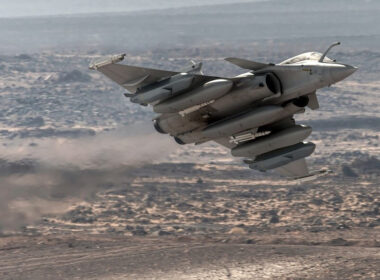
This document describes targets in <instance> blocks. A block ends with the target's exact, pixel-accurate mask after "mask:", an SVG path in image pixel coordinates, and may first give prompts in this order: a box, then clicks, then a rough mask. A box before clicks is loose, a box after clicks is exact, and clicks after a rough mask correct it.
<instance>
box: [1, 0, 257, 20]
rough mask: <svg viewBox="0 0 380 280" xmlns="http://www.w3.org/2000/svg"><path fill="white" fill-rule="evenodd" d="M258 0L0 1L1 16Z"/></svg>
mask: <svg viewBox="0 0 380 280" xmlns="http://www.w3.org/2000/svg"><path fill="white" fill-rule="evenodd" d="M254 1H258V0H235V1H234V0H207V1H205V0H191V1H189V0H107V1H105V0H14V1H9V0H0V17H20V16H39V15H66V14H78V13H99V12H126V11H134V10H150V9H165V8H171V7H173V8H177V7H184V6H198V5H208V4H223V3H234V2H235V3H236V2H254Z"/></svg>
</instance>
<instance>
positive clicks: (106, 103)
mask: <svg viewBox="0 0 380 280" xmlns="http://www.w3.org/2000/svg"><path fill="white" fill-rule="evenodd" d="M234 52H235V53H234ZM296 54H297V53H296V52H294V49H291V48H287V47H286V45H284V46H283V48H282V51H281V52H275V51H273V53H271V52H270V54H268V51H267V50H266V51H262V52H260V51H255V53H252V48H251V47H250V46H246V47H241V48H238V49H236V48H235V49H233V48H224V47H215V46H213V47H199V48H192V49H170V50H156V51H155V52H140V53H130V54H128V56H127V58H126V62H127V63H132V64H136V65H143V66H150V67H158V68H165V69H173V70H176V69H181V68H182V67H183V66H184V65H185V64H186V62H187V61H188V60H189V59H190V58H192V59H197V60H205V72H206V74H217V75H228V76H229V75H233V74H237V73H239V71H240V70H239V69H236V68H235V67H234V66H232V65H229V64H227V63H226V62H225V63H224V62H222V61H221V60H222V58H223V57H227V56H241V57H252V58H253V57H255V56H257V57H262V56H268V55H270V56H271V57H272V58H273V61H274V62H279V61H281V60H283V59H285V58H286V57H289V56H292V55H296ZM99 58H101V55H100V54H95V53H83V54H72V53H70V52H66V53H58V54H57V53H55V54H53V53H40V54H29V55H26V54H21V55H17V56H0V71H1V76H0V92H1V94H0V107H1V110H0V137H1V147H0V150H1V159H0V180H1V181H0V185H1V189H0V196H1V198H0V211H1V213H0V231H1V235H2V237H1V238H0V278H1V279H57V277H58V278H59V279H75V278H77V279H80V278H83V279H204V278H206V277H207V278H210V279H376V278H378V277H380V271H379V267H380V266H379V264H380V249H379V248H380V189H379V181H380V160H379V159H380V148H379V130H380V126H379V119H380V113H379V111H378V104H380V100H379V99H380V95H379V94H378V93H379V89H380V84H379V82H378V77H377V76H376V74H374V73H376V71H378V67H379V66H378V65H380V64H379V60H380V53H377V52H370V51H357V50H355V51H354V50H352V51H351V50H348V51H347V50H346V51H344V52H338V53H337V54H335V55H334V58H337V59H338V61H343V62H347V63H349V64H353V65H356V66H359V67H361V69H360V70H359V71H358V72H357V73H355V75H353V76H352V77H351V78H349V79H348V80H347V81H344V82H342V83H339V84H337V85H335V86H333V87H331V88H328V89H324V90H322V91H321V92H320V94H319V97H320V104H321V109H320V110H318V111H307V113H306V114H305V115H303V116H297V120H298V122H300V123H305V124H310V125H311V126H312V127H313V128H314V131H313V134H312V136H311V137H310V140H311V141H313V142H315V143H316V144H317V146H318V147H317V150H316V152H315V153H314V154H313V156H312V157H311V158H310V159H309V163H310V166H311V167H312V169H316V170H320V169H329V170H331V171H332V172H331V173H329V174H327V175H325V176H323V177H318V178H317V179H315V180H313V181H310V182H296V181H289V180H286V179H283V178H281V177H279V176H276V175H273V174H261V173H258V172H254V171H252V170H249V169H247V167H246V166H245V165H244V164H243V163H242V162H241V160H240V159H234V158H232V157H231V156H230V154H229V152H228V151H227V150H226V149H224V148H222V147H220V146H218V145H216V144H213V143H209V144H205V145H200V146H184V147H180V148H178V147H177V146H175V143H174V141H172V140H171V139H167V138H166V136H157V135H156V134H154V133H153V132H152V131H150V130H146V129H145V128H144V129H141V124H148V126H149V127H150V125H151V123H150V119H151V118H152V116H153V114H152V113H151V112H150V111H149V108H141V107H138V106H136V105H133V104H129V103H128V102H127V99H125V98H124V97H123V96H122V93H123V91H122V89H121V88H119V87H117V86H115V85H113V84H112V83H110V82H108V81H107V80H106V79H105V78H103V77H101V76H100V75H99V74H97V73H95V72H90V71H88V70H87V66H88V64H89V63H90V61H92V60H95V59H99ZM136 123H139V124H138V125H137V126H136ZM142 126H144V125H142ZM136 127H137V128H136ZM162 137H163V138H162Z"/></svg>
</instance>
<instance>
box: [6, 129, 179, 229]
mask: <svg viewBox="0 0 380 280" xmlns="http://www.w3.org/2000/svg"><path fill="white" fill-rule="evenodd" d="M175 148H176V145H175V144H174V143H173V142H172V141H171V140H170V138H168V137H165V136H163V135H159V134H157V133H156V132H155V131H154V130H153V129H152V128H151V127H150V126H148V125H147V124H135V125H131V126H127V127H119V128H117V129H115V130H112V131H108V132H101V133H98V134H96V135H95V136H88V137H81V138H76V139H65V138H47V139H33V142H32V143H31V142H30V141H28V142H27V141H25V140H23V141H21V140H16V141H13V142H12V143H6V144H5V143H3V145H2V146H1V147H0V155H1V158H0V231H7V230H17V229H19V228H20V227H22V226H25V225H29V224H31V223H33V222H36V221H38V220H39V219H40V218H41V216H42V215H45V214H57V213H61V212H64V211H66V210H67V209H68V207H69V206H70V205H72V204H73V203H75V202H77V201H83V200H87V201H90V200H92V199H93V198H94V197H95V195H96V193H97V192H98V191H100V190H104V189H107V188H112V187H115V186H122V185H123V184H128V183H130V182H131V181H132V180H133V179H134V178H135V177H136V176H138V175H136V171H137V169H138V168H143V166H144V165H146V164H151V163H154V162H155V161H157V160H160V159H163V158H164V157H165V156H167V155H168V154H170V153H171V152H173V151H174V149H175Z"/></svg>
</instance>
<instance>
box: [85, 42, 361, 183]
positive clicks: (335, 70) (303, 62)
mask: <svg viewBox="0 0 380 280" xmlns="http://www.w3.org/2000/svg"><path fill="white" fill-rule="evenodd" d="M339 44H340V43H335V44H333V45H331V46H330V47H329V48H328V49H327V50H326V51H325V52H324V53H323V54H322V53H318V52H308V53H303V54H300V55H297V56H295V57H292V58H289V59H287V60H285V61H283V62H281V63H279V64H272V63H269V64H267V63H259V62H254V61H249V60H246V59H241V58H233V57H230V58H226V59H225V60H226V61H228V62H230V63H233V64H235V65H237V66H238V67H241V68H243V69H248V70H249V72H247V73H245V74H242V75H239V76H237V77H233V78H224V77H214V76H207V75H203V73H202V72H201V67H202V64H201V63H198V64H196V63H194V62H193V64H192V66H190V67H189V68H188V69H184V70H183V71H181V72H172V71H165V70H156V69H149V68H143V67H136V66H129V65H123V64H118V62H120V61H122V60H123V59H124V57H125V54H123V55H117V56H114V57H112V58H111V59H109V60H106V61H102V62H97V63H93V64H91V65H90V69H93V70H98V71H100V72H101V73H103V74H104V75H105V76H107V77H108V78H110V79H111V80H113V81H114V82H116V83H118V84H119V85H121V86H122V87H123V88H125V89H126V90H128V93H126V94H125V96H126V97H128V98H130V100H131V102H133V103H137V104H140V105H143V106H146V105H151V106H152V107H153V111H154V112H156V113H158V114H159V115H158V116H157V117H156V118H154V120H153V122H154V127H155V128H156V130H157V131H158V132H160V133H166V134H169V135H170V136H172V137H174V140H175V141H176V142H177V143H178V144H181V145H184V144H192V143H194V144H201V143H205V142H207V141H215V142H217V143H219V144H220V145H223V146H225V147H227V148H229V149H231V154H232V155H233V156H235V157H242V158H244V163H246V164H247V165H248V166H249V167H250V168H252V169H255V170H260V171H267V170H272V169H274V170H275V171H277V172H278V173H280V174H282V175H284V176H287V177H291V178H306V177H310V176H314V175H316V174H317V173H314V174H311V173H309V171H308V168H307V165H306V162H305V157H308V156H310V155H311V154H312V153H313V152H314V149H315V144H313V143H311V142H303V141H304V140H305V139H306V138H307V137H308V136H309V135H310V134H311V131H312V129H311V127H308V126H304V125H297V124H296V123H295V121H294V118H293V117H294V115H295V114H300V113H303V112H305V109H306V107H309V108H310V109H311V110H316V109H318V107H319V104H318V99H317V95H316V90H318V89H320V88H323V87H327V86H330V85H332V84H334V83H337V82H339V81H341V80H343V79H345V78H346V77H348V76H350V75H351V74H352V73H354V72H355V71H356V70H357V68H356V67H353V66H350V65H347V64H341V63H337V62H336V61H335V60H331V59H329V58H328V57H327V56H326V54H327V53H328V52H329V51H330V49H331V48H332V47H334V46H336V45H339ZM318 174H319V173H318Z"/></svg>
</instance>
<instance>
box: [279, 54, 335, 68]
mask: <svg viewBox="0 0 380 280" xmlns="http://www.w3.org/2000/svg"><path fill="white" fill-rule="evenodd" d="M321 56H322V54H321V53H319V52H307V53H303V54H300V55H297V56H294V57H291V58H289V59H287V60H285V61H283V62H281V63H280V64H282V65H284V64H293V63H298V62H301V61H305V60H315V61H318V60H319V59H320V58H321ZM323 62H328V63H333V62H334V60H332V59H330V58H328V57H327V56H326V57H325V58H324V60H323Z"/></svg>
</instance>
